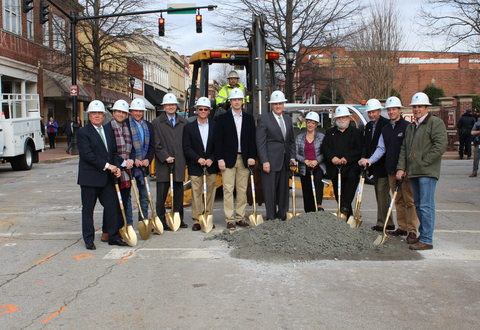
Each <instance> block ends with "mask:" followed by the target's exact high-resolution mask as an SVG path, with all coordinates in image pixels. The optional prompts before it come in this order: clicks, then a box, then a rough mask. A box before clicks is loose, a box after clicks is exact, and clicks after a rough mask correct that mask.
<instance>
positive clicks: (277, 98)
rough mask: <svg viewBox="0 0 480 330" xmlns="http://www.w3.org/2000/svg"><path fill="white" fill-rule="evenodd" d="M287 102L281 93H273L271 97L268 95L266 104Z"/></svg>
mask: <svg viewBox="0 0 480 330" xmlns="http://www.w3.org/2000/svg"><path fill="white" fill-rule="evenodd" d="M282 102H287V99H286V98H285V94H283V92H282V91H274V92H273V93H272V95H270V101H269V102H268V103H282Z"/></svg>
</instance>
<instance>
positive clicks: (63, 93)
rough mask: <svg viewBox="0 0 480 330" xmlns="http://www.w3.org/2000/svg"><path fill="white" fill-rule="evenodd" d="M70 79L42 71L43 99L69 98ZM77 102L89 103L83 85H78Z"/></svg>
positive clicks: (88, 96) (88, 97) (89, 98)
mask: <svg viewBox="0 0 480 330" xmlns="http://www.w3.org/2000/svg"><path fill="white" fill-rule="evenodd" d="M71 85H72V78H70V77H68V76H66V75H63V74H60V73H56V72H53V71H49V70H43V96H44V97H60V98H67V99H69V98H71V96H70V86H71ZM78 92H79V93H78V96H77V100H78V101H91V100H92V98H91V97H90V95H89V94H88V91H87V90H86V88H85V87H83V85H81V84H78Z"/></svg>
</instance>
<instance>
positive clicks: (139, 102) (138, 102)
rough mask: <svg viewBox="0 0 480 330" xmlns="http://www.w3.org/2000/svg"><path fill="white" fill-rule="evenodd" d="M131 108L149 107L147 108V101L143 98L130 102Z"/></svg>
mask: <svg viewBox="0 0 480 330" xmlns="http://www.w3.org/2000/svg"><path fill="white" fill-rule="evenodd" d="M130 110H142V111H147V108H145V101H144V100H142V99H134V100H133V101H132V104H130Z"/></svg>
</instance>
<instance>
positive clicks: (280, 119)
mask: <svg viewBox="0 0 480 330" xmlns="http://www.w3.org/2000/svg"><path fill="white" fill-rule="evenodd" d="M278 124H279V125H280V129H281V130H282V134H283V138H285V134H287V130H286V129H285V123H284V122H283V118H282V117H278Z"/></svg>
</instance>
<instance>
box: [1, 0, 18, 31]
mask: <svg viewBox="0 0 480 330" xmlns="http://www.w3.org/2000/svg"><path fill="white" fill-rule="evenodd" d="M20 1H22V0H3V2H2V3H3V28H4V29H5V30H8V31H10V32H13V33H16V34H21V26H22V25H21V22H20V17H21V15H20V12H21V7H22V6H21V4H20Z"/></svg>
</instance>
